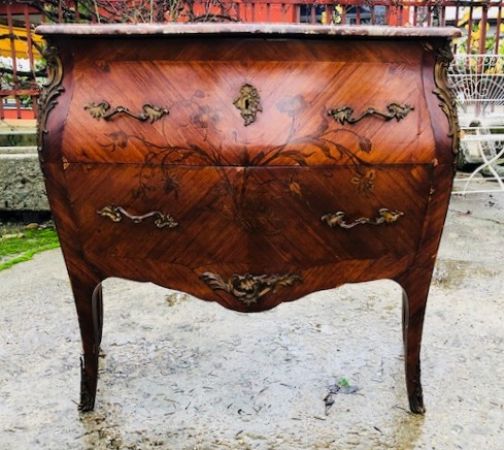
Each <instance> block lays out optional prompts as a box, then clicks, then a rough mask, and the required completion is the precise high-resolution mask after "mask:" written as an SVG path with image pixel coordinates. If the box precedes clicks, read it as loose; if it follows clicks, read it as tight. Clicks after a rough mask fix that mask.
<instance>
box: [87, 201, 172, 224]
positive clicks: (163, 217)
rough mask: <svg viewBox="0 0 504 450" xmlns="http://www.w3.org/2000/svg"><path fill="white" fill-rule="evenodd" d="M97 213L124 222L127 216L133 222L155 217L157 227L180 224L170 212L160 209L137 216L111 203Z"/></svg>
mask: <svg viewBox="0 0 504 450" xmlns="http://www.w3.org/2000/svg"><path fill="white" fill-rule="evenodd" d="M96 213H97V214H98V215H99V216H102V217H106V218H108V219H110V220H111V221H112V222H116V223H118V222H122V220H123V218H124V217H127V218H128V219H129V220H131V221H132V222H133V223H142V222H143V221H144V220H147V219H149V218H151V217H154V225H156V227H157V228H175V227H177V226H178V223H177V222H176V221H175V219H174V218H173V217H172V216H170V214H165V213H162V212H160V211H151V212H148V213H146V214H143V215H141V216H135V215H133V214H130V213H129V212H128V211H126V210H125V209H124V208H123V207H121V206H113V205H110V206H105V207H104V208H102V209H100V210H98V211H96Z"/></svg>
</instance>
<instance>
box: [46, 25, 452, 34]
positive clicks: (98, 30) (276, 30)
mask: <svg viewBox="0 0 504 450" xmlns="http://www.w3.org/2000/svg"><path fill="white" fill-rule="evenodd" d="M36 32H37V33H39V34H42V35H48V34H67V35H93V36H96V35H139V36H141V35H180V34H254V35H269V34H282V35H284V34H286V35H320V36H352V37H355V36H357V37H358V36H370V37H377V38H385V37H386V38H418V37H446V38H454V37H460V36H461V32H460V30H459V29H458V28H455V27H423V28H422V27H390V26H378V25H372V26H362V25H359V26H354V25H305V24H266V23H253V24H249V23H231V24H230V23H204V24H153V23H145V24H104V25H88V24H78V25H75V24H63V25H41V26H39V27H37V29H36Z"/></svg>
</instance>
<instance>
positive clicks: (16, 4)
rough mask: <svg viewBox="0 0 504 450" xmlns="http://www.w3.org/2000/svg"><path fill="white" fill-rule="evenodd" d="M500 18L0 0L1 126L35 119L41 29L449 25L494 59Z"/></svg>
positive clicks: (477, 6)
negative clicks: (172, 24) (54, 25)
mask: <svg viewBox="0 0 504 450" xmlns="http://www.w3.org/2000/svg"><path fill="white" fill-rule="evenodd" d="M167 4H171V5H172V7H171V9H169V8H168V7H167V6H166V5H167ZM503 15H504V1H500V0H499V1H497V0H487V1H455V0H426V1H417V0H339V1H335V0H317V1H316V2H315V1H313V0H234V1H228V0H180V1H179V2H176V1H174V0H172V1H170V2H166V1H163V2H160V1H155V0H153V1H151V0H93V1H91V0H49V1H29V0H19V1H5V0H4V1H0V26H1V27H2V28H1V31H0V54H1V56H2V57H3V58H2V59H1V60H0V83H1V86H0V97H1V98H0V100H1V101H0V120H4V119H6V118H17V119H23V118H34V117H35V116H36V102H35V101H34V100H35V98H36V96H37V94H38V85H39V82H40V77H42V76H43V73H44V71H43V62H42V58H41V45H42V43H41V41H40V40H39V39H38V37H36V36H34V34H33V29H34V27H35V26H36V25H37V24H39V23H41V22H48V21H49V22H60V23H61V22H84V23H86V22H150V21H152V22H161V21H163V22H169V21H179V22H188V21H193V22H194V21H196V22H202V21H239V22H285V23H312V24H333V25H335V26H337V25H341V24H356V25H361V24H370V25H391V26H445V25H454V26H459V27H460V28H461V29H462V30H463V31H464V37H463V38H462V39H460V40H459V42H457V44H456V50H457V52H459V53H470V54H475V53H492V54H499V53H504V45H503V43H502V39H501V34H502V32H504V24H502V23H501V22H502V16H503ZM501 27H502V28H503V30H501ZM501 49H502V50H501Z"/></svg>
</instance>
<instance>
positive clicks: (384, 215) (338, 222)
mask: <svg viewBox="0 0 504 450" xmlns="http://www.w3.org/2000/svg"><path fill="white" fill-rule="evenodd" d="M401 216H404V213H403V212H402V211H398V210H390V209H387V208H381V209H379V210H378V216H377V217H371V218H369V217H359V218H358V219H355V220H353V221H351V222H347V221H346V220H345V213H344V212H343V211H337V212H335V213H331V214H325V215H323V216H322V217H321V218H320V220H322V222H324V223H326V224H327V225H329V226H330V227H331V228H336V227H340V228H347V229H348V228H353V227H355V226H357V225H364V224H369V225H382V224H390V223H394V222H397V221H398V220H399V218H400V217H401Z"/></svg>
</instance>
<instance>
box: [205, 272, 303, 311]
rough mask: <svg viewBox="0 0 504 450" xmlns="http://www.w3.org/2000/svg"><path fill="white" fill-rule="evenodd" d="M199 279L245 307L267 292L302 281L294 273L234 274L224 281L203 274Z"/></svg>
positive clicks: (217, 277)
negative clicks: (232, 297) (224, 292)
mask: <svg viewBox="0 0 504 450" xmlns="http://www.w3.org/2000/svg"><path fill="white" fill-rule="evenodd" d="M201 279H202V280H203V281H204V282H205V283H206V284H208V286H210V287H211V288H212V289H213V290H214V291H216V290H222V291H226V292H227V293H229V294H231V295H233V296H234V297H235V298H236V299H237V300H239V301H240V302H242V303H244V304H245V305H247V306H249V305H251V304H253V303H257V301H258V300H259V299H260V298H261V297H263V296H264V295H266V294H268V293H269V292H275V290H276V289H277V288H279V287H286V286H292V285H294V284H296V283H301V282H302V281H303V280H302V278H301V276H300V275H298V274H295V273H286V274H282V275H279V274H274V275H265V274H263V275H252V274H250V273H246V274H245V275H237V274H234V275H232V276H231V278H229V279H228V280H227V281H225V280H224V279H223V278H222V277H221V276H220V275H217V274H215V273H210V272H205V273H203V274H202V275H201Z"/></svg>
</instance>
